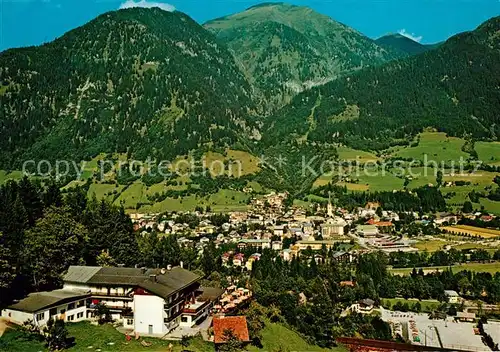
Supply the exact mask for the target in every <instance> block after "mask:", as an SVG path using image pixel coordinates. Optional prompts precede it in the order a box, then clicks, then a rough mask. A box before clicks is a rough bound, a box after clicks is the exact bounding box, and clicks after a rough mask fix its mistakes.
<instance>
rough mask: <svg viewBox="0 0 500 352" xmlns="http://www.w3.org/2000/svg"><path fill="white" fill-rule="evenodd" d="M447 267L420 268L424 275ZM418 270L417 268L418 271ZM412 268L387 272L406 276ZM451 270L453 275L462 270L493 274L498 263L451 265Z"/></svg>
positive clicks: (498, 268) (498, 269)
mask: <svg viewBox="0 0 500 352" xmlns="http://www.w3.org/2000/svg"><path fill="white" fill-rule="evenodd" d="M447 268H448V267H447V266H433V267H425V268H422V269H423V270H424V273H429V272H434V271H436V270H439V271H443V270H446V269H447ZM418 269H419V268H417V270H418ZM412 270H413V268H397V269H390V270H389V271H390V272H391V273H393V274H396V275H408V274H410V273H411V272H412ZM451 270H452V271H453V272H454V273H457V272H459V271H462V270H469V271H474V272H486V273H491V274H494V273H496V272H498V271H500V263H498V262H495V263H467V264H461V265H453V266H452V267H451Z"/></svg>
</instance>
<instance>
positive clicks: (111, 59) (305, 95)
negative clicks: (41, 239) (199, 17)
mask: <svg viewBox="0 0 500 352" xmlns="http://www.w3.org/2000/svg"><path fill="white" fill-rule="evenodd" d="M304 19H306V20H304ZM499 31H500V17H496V18H492V19H490V20H489V21H487V22H485V23H483V24H482V25H480V26H479V27H478V28H477V29H476V30H474V31H471V32H467V33H462V34H458V35H456V36H454V37H452V38H450V39H449V40H447V41H446V42H444V43H442V44H440V45H439V46H435V47H431V48H430V47H427V46H426V47H425V49H426V50H425V52H421V53H419V54H418V55H414V54H417V53H416V50H415V48H416V47H418V46H420V44H418V43H416V42H413V43H409V42H408V41H406V39H403V38H396V37H394V36H393V37H391V38H387V37H385V39H384V40H381V39H382V38H381V39H379V40H377V41H373V40H371V39H369V38H367V37H365V36H363V35H362V34H360V33H358V32H357V31H355V30H354V29H352V28H349V27H347V26H345V25H343V24H341V23H338V22H336V21H334V20H332V19H330V18H329V17H327V16H323V15H321V14H318V13H315V12H314V11H313V10H311V9H309V8H305V7H299V6H292V5H287V4H282V3H280V4H276V3H273V4H262V5H258V6H254V7H251V8H249V9H247V10H246V11H244V12H242V13H238V14H234V15H231V16H227V17H224V18H219V19H216V20H213V21H209V22H207V23H206V24H205V25H204V26H201V25H199V24H197V23H196V22H195V21H193V20H192V19H191V18H189V17H188V16H187V15H185V14H183V13H180V12H166V11H162V10H160V9H157V8H154V9H140V8H136V9H128V10H120V11H115V12H110V13H107V14H104V15H101V16H99V17H98V18H96V19H95V20H93V21H91V22H89V23H88V24H86V25H84V26H82V27H80V28H76V29H74V30H72V31H70V32H68V33H67V34H65V35H64V36H62V37H61V38H59V39H57V40H55V41H53V42H51V43H48V44H45V45H42V46H39V47H29V48H22V49H11V50H7V51H4V52H2V53H0V67H1V68H0V98H1V99H0V131H1V133H2V138H0V168H1V169H2V171H0V183H3V182H5V181H7V180H9V179H19V178H21V177H22V174H21V172H20V170H21V167H22V163H23V161H25V160H30V159H32V160H35V161H39V160H42V159H44V160H48V161H52V162H53V161H55V160H58V159H64V160H71V161H75V162H76V163H77V164H78V165H81V166H84V172H83V174H82V177H81V178H80V179H78V180H77V177H76V175H75V174H70V175H67V177H65V178H63V179H60V180H59V183H60V186H61V187H62V189H63V190H67V189H69V188H71V187H74V186H79V187H84V188H85V191H86V192H87V193H88V194H89V195H93V194H95V196H96V197H97V198H106V199H108V200H111V201H112V202H114V203H115V204H121V205H123V206H124V207H125V208H126V209H128V210H130V211H131V210H140V211H144V212H149V211H154V212H161V211H167V210H193V209H194V208H195V207H197V206H201V207H210V208H212V209H213V210H216V211H231V210H244V209H246V207H247V204H248V202H249V200H250V199H251V198H253V197H256V196H259V195H260V194H263V193H266V192H268V191H270V190H277V191H285V190H286V191H289V192H290V193H291V195H292V197H294V198H295V199H296V200H297V201H298V202H301V204H305V205H308V204H310V202H311V201H313V202H316V201H319V202H324V201H326V200H327V198H328V196H326V197H325V195H326V193H324V192H326V189H322V187H326V186H328V185H333V186H336V187H337V186H338V187H342V188H343V189H345V192H347V193H346V194H354V195H355V196H357V195H359V194H364V193H366V194H373V193H376V192H379V193H380V192H392V191H410V190H414V189H418V188H421V187H425V186H428V185H433V186H435V185H436V176H437V171H438V167H437V166H432V165H431V167H430V168H428V170H427V171H428V172H427V173H426V174H419V175H418V176H416V177H407V175H406V174H404V175H401V174H399V173H397V172H395V171H394V170H390V172H388V173H385V174H384V175H380V174H379V175H376V176H368V175H353V174H352V173H349V172H348V173H347V174H346V173H344V174H341V173H339V172H337V173H330V172H329V171H330V169H329V168H331V167H334V166H336V165H339V164H341V163H342V164H343V166H342V167H343V168H345V167H346V165H348V164H349V163H353V162H355V161H358V162H360V163H361V164H366V163H371V164H373V163H384V162H391V161H394V160H399V161H402V162H404V163H405V164H404V165H403V169H404V170H408V167H409V166H410V165H411V163H416V164H413V165H412V166H413V167H414V168H415V167H416V168H417V170H416V171H423V168H424V167H426V166H428V165H427V163H428V162H430V161H432V162H436V163H438V164H439V166H442V167H443V168H444V171H445V172H444V176H443V181H444V183H443V184H442V185H440V189H439V192H440V194H442V196H443V199H444V201H445V204H446V205H447V206H448V207H449V209H453V210H460V209H461V208H462V207H463V206H464V203H466V202H469V201H470V202H471V203H472V207H473V208H474V209H481V208H482V207H483V208H484V209H486V210H487V211H491V212H495V213H500V201H499V200H500V192H499V191H498V188H499V187H498V184H497V183H496V182H494V181H493V180H494V178H495V176H496V175H498V167H499V166H500V157H499V155H500V147H499V146H500V144H499V142H498V135H499V133H500V127H499V124H498V122H499V121H498V114H497V111H498V107H499V106H500V100H499V97H500V94H499V87H500V78H499V76H498V74H497V72H499V71H500V60H499V57H500V56H499V50H500V47H499V44H500V43H499V41H500V39H499V38H500V35H499ZM382 42H383V43H382ZM377 43H378V44H377ZM417 44H418V45H417ZM388 46H391V48H389V47H388ZM410 46H411V47H412V48H413V49H412V48H410ZM251 53H253V54H251ZM332 58H333V59H332ZM55 65H57V67H58V70H54V69H53V67H54V66H55ZM325 83H326V84H325ZM286 102H289V103H288V104H286V105H284V106H282V105H283V104H285V103H286ZM269 113H270V114H269ZM268 114H269V115H268ZM4 136H5V138H4ZM148 158H150V159H151V160H153V161H154V163H153V164H152V166H146V167H144V168H142V169H141V170H140V171H139V172H138V173H135V174H132V173H131V172H130V171H131V169H130V168H131V165H132V164H131V161H132V160H139V161H144V160H146V159H148ZM460 158H462V159H463V160H465V163H466V164H467V165H468V167H472V166H471V165H473V163H474V162H477V161H481V162H482V163H483V166H482V169H481V170H480V171H481V175H480V176H477V175H472V174H471V175H461V176H457V175H455V174H452V173H451V166H452V165H451V164H452V163H453V162H456V161H457V160H459V159H460ZM103 160H104V161H111V162H112V166H109V165H108V167H109V168H108V169H106V170H101V165H100V162H101V161H103ZM160 160H162V161H163V160H167V161H169V162H171V166H170V167H169V171H174V169H176V165H177V164H178V163H179V162H186V161H189V163H190V164H191V161H192V160H194V164H193V165H192V166H190V167H192V169H191V171H203V172H202V173H201V174H199V175H185V176H180V175H176V174H174V173H172V174H169V175H168V176H165V177H164V176H162V175H158V173H157V172H156V173H155V171H157V169H158V164H157V162H158V161H160ZM203 160H205V161H208V164H211V163H215V164H217V165H218V166H217V167H216V169H210V167H209V166H207V165H206V164H203ZM309 161H311V162H310V163H309ZM325 161H327V163H326V164H327V167H326V168H325V167H323V168H321V169H320V167H321V166H325V165H324V164H325V163H324V162H325ZM304 162H305V163H306V164H307V165H308V167H310V170H313V171H314V172H306V173H303V172H301V169H303V165H304V164H303V163H304ZM119 163H122V165H121V166H120V165H119ZM238 164H240V165H238ZM322 164H323V165H322ZM233 167H236V168H237V167H241V168H242V169H241V170H240V172H238V174H237V175H236V174H234V173H232V172H231V169H232V168H233ZM217 168H223V170H222V172H218V171H220V170H219V169H217ZM377 168H379V166H374V165H372V166H371V169H372V170H377ZM419 168H421V169H419ZM308 170H309V169H308ZM30 171H34V170H33V169H31V170H30ZM121 171H123V172H121ZM149 171H154V172H153V175H150V173H149ZM47 174H50V173H47ZM103 175H104V177H103ZM330 191H331V190H330ZM342 192H344V190H343V191H342ZM363 197H365V195H363V196H361V198H358V201H361V200H363V199H365V198H363ZM370 197H371V196H370ZM444 201H443V202H444ZM440 204H444V203H441V202H440Z"/></svg>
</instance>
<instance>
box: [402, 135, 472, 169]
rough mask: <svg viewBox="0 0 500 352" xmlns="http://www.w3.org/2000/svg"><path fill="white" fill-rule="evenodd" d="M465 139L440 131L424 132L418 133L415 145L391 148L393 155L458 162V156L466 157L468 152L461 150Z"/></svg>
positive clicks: (439, 162) (423, 159)
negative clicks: (418, 138)
mask: <svg viewBox="0 0 500 352" xmlns="http://www.w3.org/2000/svg"><path fill="white" fill-rule="evenodd" d="M464 143H465V140H463V139H461V138H456V137H447V136H446V134H445V133H442V132H424V133H421V134H420V142H419V144H418V146H416V147H405V148H396V149H393V152H394V156H398V157H401V158H412V159H415V160H421V161H425V160H427V161H435V162H437V163H438V164H439V165H441V163H442V162H445V163H449V162H451V161H455V162H458V161H459V160H460V158H463V159H467V158H468V157H469V154H467V153H465V152H463V151H462V146H463V145H464Z"/></svg>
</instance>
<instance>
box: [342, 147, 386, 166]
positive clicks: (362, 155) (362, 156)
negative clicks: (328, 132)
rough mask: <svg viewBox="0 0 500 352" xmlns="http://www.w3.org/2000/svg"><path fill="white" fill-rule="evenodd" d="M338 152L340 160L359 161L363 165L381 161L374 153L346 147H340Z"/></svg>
mask: <svg viewBox="0 0 500 352" xmlns="http://www.w3.org/2000/svg"><path fill="white" fill-rule="evenodd" d="M337 152H338V154H339V159H340V160H358V161H359V162H360V163H363V162H367V161H377V160H378V159H379V158H378V157H377V156H376V155H375V154H373V153H370V152H365V151H363V150H356V149H352V148H349V147H344V146H342V147H338V148H337Z"/></svg>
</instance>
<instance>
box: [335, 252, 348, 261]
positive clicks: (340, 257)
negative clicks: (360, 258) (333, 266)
mask: <svg viewBox="0 0 500 352" xmlns="http://www.w3.org/2000/svg"><path fill="white" fill-rule="evenodd" d="M332 259H333V260H334V261H335V262H337V263H349V262H350V261H351V255H350V254H349V253H347V252H344V251H336V252H333V255H332Z"/></svg>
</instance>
